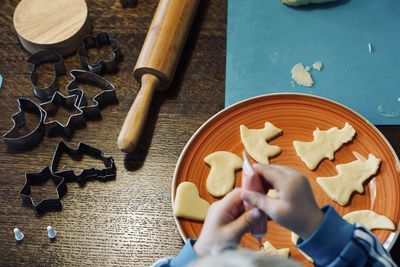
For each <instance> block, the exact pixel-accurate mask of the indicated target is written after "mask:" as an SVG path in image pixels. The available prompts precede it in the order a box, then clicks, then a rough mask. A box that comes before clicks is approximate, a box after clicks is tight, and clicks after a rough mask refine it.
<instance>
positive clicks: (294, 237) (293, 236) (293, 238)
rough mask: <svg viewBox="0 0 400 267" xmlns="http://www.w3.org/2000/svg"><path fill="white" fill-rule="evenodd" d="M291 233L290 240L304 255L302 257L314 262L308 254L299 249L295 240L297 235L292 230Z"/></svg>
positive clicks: (297, 238) (297, 237)
mask: <svg viewBox="0 0 400 267" xmlns="http://www.w3.org/2000/svg"><path fill="white" fill-rule="evenodd" d="M291 233H292V242H293V244H294V245H295V246H296V248H297V250H298V251H299V252H300V253H301V254H302V255H303V256H304V258H306V260H308V261H309V262H311V263H314V260H313V259H312V258H311V257H310V256H308V255H307V254H306V253H304V252H303V251H302V250H301V249H299V248H298V247H297V240H299V236H298V235H297V234H295V233H293V232H291Z"/></svg>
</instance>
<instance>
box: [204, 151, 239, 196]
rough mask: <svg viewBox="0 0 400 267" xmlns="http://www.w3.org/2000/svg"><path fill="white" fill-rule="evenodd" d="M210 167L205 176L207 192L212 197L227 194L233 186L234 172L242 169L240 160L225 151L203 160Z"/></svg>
mask: <svg viewBox="0 0 400 267" xmlns="http://www.w3.org/2000/svg"><path fill="white" fill-rule="evenodd" d="M204 161H205V162H206V163H207V164H208V165H209V166H210V167H211V170H210V172H209V174H208V176H207V181H206V188H207V192H208V193H210V195H212V196H214V197H222V196H224V195H226V194H228V193H229V192H230V191H231V190H232V189H233V187H234V186H235V180H236V179H235V171H237V170H240V169H241V168H242V159H241V158H240V157H239V156H237V155H236V154H233V153H231V152H227V151H216V152H214V153H212V154H210V155H208V156H207V157H205V158H204Z"/></svg>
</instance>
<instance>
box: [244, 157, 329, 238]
mask: <svg viewBox="0 0 400 267" xmlns="http://www.w3.org/2000/svg"><path fill="white" fill-rule="evenodd" d="M253 166H254V170H255V171H256V172H257V173H258V174H259V175H260V176H261V177H262V178H263V179H264V180H265V181H266V182H267V183H268V184H270V185H272V187H273V188H274V189H276V191H277V197H276V198H271V197H268V196H266V195H265V194H260V193H256V192H251V191H243V192H242V194H241V197H242V199H243V200H245V201H247V202H249V203H251V204H253V205H254V206H256V207H258V208H259V209H261V210H262V211H264V212H265V213H266V214H267V215H268V217H270V218H271V219H273V220H275V221H276V222H277V223H279V224H281V225H282V226H284V227H286V228H288V229H289V230H292V231H293V232H295V233H296V234H298V235H299V236H300V237H301V238H303V239H306V238H307V237H308V236H309V235H310V234H312V233H313V232H314V230H315V229H316V228H317V227H318V225H319V224H320V223H321V222H322V219H323V218H324V213H323V212H322V211H321V210H320V209H319V208H318V205H317V203H316V202H315V199H314V196H313V193H312V190H311V186H310V184H309V183H308V180H307V178H306V177H305V176H304V175H303V174H301V173H299V172H297V171H295V170H293V169H291V168H288V167H284V166H279V165H262V164H254V165H253ZM268 186H269V185H268ZM268 186H266V190H267V187H268Z"/></svg>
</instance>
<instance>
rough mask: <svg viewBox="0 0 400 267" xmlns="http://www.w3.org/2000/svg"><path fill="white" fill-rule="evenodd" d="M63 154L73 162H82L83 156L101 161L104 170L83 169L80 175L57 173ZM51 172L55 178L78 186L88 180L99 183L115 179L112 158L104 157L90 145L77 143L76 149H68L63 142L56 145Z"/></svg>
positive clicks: (64, 172) (71, 172) (70, 172)
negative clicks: (57, 177) (76, 183)
mask: <svg viewBox="0 0 400 267" xmlns="http://www.w3.org/2000/svg"><path fill="white" fill-rule="evenodd" d="M63 154H67V155H68V156H69V157H71V158H72V159H73V160H76V161H80V160H82V157H83V155H88V156H90V157H92V158H95V159H98V160H101V161H103V163H104V166H105V168H104V169H96V168H90V169H84V170H83V171H82V172H81V173H80V174H75V171H74V170H66V171H58V167H59V164H60V160H61V157H62V155H63ZM51 172H52V173H53V174H55V175H57V176H60V177H63V178H65V180H66V181H67V182H75V181H77V182H78V183H79V185H81V186H82V185H84V184H85V183H86V182H87V181H88V180H89V179H96V180H99V181H103V182H105V181H109V180H111V179H114V178H115V175H116V167H115V163H114V159H113V158H112V157H105V156H104V155H103V152H102V151H101V150H100V149H98V148H95V147H92V146H90V145H87V144H84V143H79V145H78V147H77V148H76V149H73V148H70V147H69V146H67V145H66V144H65V143H64V142H63V141H60V142H59V143H58V146H57V148H56V150H55V152H54V155H53V160H52V162H51Z"/></svg>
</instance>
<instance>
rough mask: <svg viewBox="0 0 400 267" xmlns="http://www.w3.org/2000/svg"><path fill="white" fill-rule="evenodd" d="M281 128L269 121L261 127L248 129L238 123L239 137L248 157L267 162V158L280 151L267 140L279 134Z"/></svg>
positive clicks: (259, 161)
mask: <svg viewBox="0 0 400 267" xmlns="http://www.w3.org/2000/svg"><path fill="white" fill-rule="evenodd" d="M281 133H282V130H281V129H279V128H277V127H275V125H273V124H272V123H270V122H266V123H265V124H264V128H262V129H249V128H247V127H246V126H244V125H240V138H241V140H242V143H243V145H244V148H245V149H246V151H247V153H249V155H250V157H252V158H253V159H254V160H255V161H257V162H258V163H263V164H269V160H268V159H269V158H272V157H275V156H277V155H279V153H281V151H282V150H281V148H280V147H279V146H274V145H270V144H268V143H267V141H269V140H271V139H273V138H274V137H276V136H278V135H280V134H281Z"/></svg>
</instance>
